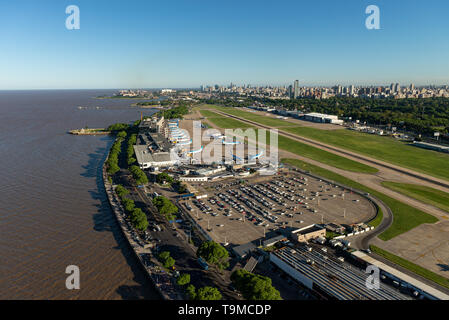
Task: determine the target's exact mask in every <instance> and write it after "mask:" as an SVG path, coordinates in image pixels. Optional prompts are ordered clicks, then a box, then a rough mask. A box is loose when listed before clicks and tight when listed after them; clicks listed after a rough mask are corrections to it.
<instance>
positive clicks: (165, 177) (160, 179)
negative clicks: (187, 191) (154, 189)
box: [156, 172, 174, 184]
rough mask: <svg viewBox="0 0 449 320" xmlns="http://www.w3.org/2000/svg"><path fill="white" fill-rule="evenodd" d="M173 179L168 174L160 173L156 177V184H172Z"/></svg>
mask: <svg viewBox="0 0 449 320" xmlns="http://www.w3.org/2000/svg"><path fill="white" fill-rule="evenodd" d="M173 180H174V179H173V177H171V176H170V175H169V174H168V173H166V172H161V173H159V174H158V175H157V176H156V181H157V183H161V184H162V183H166V182H168V183H172V182H173Z"/></svg>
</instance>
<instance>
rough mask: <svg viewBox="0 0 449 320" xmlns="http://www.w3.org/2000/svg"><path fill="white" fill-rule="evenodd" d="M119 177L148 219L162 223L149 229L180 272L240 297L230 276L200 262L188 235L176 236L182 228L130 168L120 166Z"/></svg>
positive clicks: (230, 297) (199, 283)
mask: <svg viewBox="0 0 449 320" xmlns="http://www.w3.org/2000/svg"><path fill="white" fill-rule="evenodd" d="M119 179H120V180H121V183H122V184H123V186H125V187H126V188H127V189H128V190H129V191H130V194H129V195H128V197H129V198H130V199H132V200H134V202H135V204H136V207H139V208H141V209H142V210H143V211H144V212H145V213H146V215H147V216H148V217H149V221H154V222H156V223H157V224H158V225H160V226H161V228H162V231H149V233H150V234H151V236H152V237H153V238H154V239H159V240H160V244H159V245H158V250H159V251H160V252H162V251H169V252H170V254H171V256H172V257H173V259H175V261H176V264H175V267H176V270H178V271H179V272H180V273H189V274H190V279H191V283H192V284H194V285H195V287H196V288H200V287H203V286H213V287H217V288H218V290H219V291H220V292H221V293H222V295H223V298H224V299H226V300H237V299H241V298H240V297H239V296H238V295H237V294H236V293H235V292H233V291H232V290H230V289H229V288H228V286H229V285H230V281H229V276H228V277H223V276H222V275H220V274H219V272H218V270H216V269H215V268H214V267H210V268H209V270H207V271H205V270H203V269H202V268H201V267H200V266H199V264H198V262H197V257H196V248H194V247H193V246H192V245H191V244H190V243H189V242H188V241H187V239H186V238H185V237H182V236H176V233H179V234H181V232H180V230H179V229H176V230H173V229H172V228H173V225H171V224H170V223H168V221H167V220H166V219H164V218H163V217H162V216H161V215H160V214H158V213H157V212H155V210H154V207H153V205H152V203H151V200H150V199H149V198H148V196H147V195H146V194H145V192H144V190H143V189H141V188H136V187H135V186H134V185H133V181H132V178H131V176H130V175H129V172H128V171H127V170H121V172H120V178H119ZM226 278H228V279H226Z"/></svg>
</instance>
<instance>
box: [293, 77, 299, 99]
mask: <svg viewBox="0 0 449 320" xmlns="http://www.w3.org/2000/svg"><path fill="white" fill-rule="evenodd" d="M294 89H295V92H294V94H293V98H294V99H296V98H298V97H299V80H295V84H294Z"/></svg>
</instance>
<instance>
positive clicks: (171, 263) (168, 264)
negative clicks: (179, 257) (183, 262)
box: [164, 257, 175, 269]
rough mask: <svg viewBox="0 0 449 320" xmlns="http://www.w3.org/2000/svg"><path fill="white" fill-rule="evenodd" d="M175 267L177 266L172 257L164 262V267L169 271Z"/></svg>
mask: <svg viewBox="0 0 449 320" xmlns="http://www.w3.org/2000/svg"><path fill="white" fill-rule="evenodd" d="M174 265H175V259H173V258H172V257H168V259H167V260H165V262H164V267H165V268H167V269H170V268H171V267H173V266H174Z"/></svg>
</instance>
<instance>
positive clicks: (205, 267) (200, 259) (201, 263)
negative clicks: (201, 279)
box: [198, 257, 209, 270]
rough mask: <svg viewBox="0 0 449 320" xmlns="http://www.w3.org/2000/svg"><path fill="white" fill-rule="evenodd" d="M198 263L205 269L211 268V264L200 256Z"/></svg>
mask: <svg viewBox="0 0 449 320" xmlns="http://www.w3.org/2000/svg"><path fill="white" fill-rule="evenodd" d="M198 264H199V265H200V266H201V267H202V268H203V270H208V269H209V265H208V264H207V262H206V261H204V259H203V258H201V257H199V258H198Z"/></svg>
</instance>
